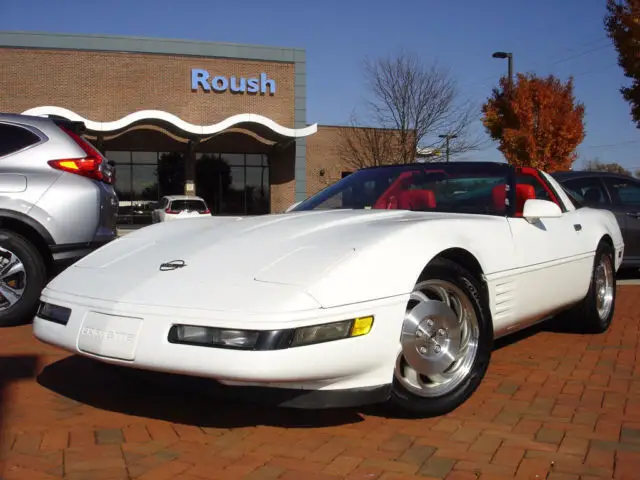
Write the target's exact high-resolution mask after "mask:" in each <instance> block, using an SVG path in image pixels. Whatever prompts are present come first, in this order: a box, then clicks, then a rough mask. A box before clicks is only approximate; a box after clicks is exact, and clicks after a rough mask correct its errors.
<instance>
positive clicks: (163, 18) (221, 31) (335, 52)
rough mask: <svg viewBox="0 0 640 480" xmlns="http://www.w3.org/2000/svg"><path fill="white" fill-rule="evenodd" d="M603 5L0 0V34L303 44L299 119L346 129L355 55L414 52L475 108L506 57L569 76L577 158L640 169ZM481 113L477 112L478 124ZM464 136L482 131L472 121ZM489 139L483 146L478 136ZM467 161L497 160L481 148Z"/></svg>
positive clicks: (356, 84) (426, 0) (431, 0)
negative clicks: (577, 127)
mask: <svg viewBox="0 0 640 480" xmlns="http://www.w3.org/2000/svg"><path fill="white" fill-rule="evenodd" d="M605 4H606V0H535V1H533V0H529V1H526V2H525V1H524V0H510V1H507V0H484V1H478V0H457V1H455V2H454V1H453V0H449V1H446V0H396V2H388V1H386V2H383V1H381V0H369V1H365V0H320V1H311V0H309V1H307V2H305V1H304V0H298V1H292V0H288V1H287V0H260V1H258V0H244V1H241V2H232V1H224V2H223V1H215V0H207V1H202V0H190V1H182V2H181V1H175V0H110V1H109V2H106V1H104V2H100V1H86V0H85V1H79V0H55V1H51V0H0V30H12V31H39V32H53V33H79V34H111V35H133V36H144V37H160V38H176V39H186V40H199V41H219V42H230V43H246V44H255V45H268V46H281V47H296V48H303V49H305V50H306V54H307V121H308V123H316V122H317V123H319V124H321V125H336V124H346V123H347V122H348V120H349V116H350V114H351V113H352V112H353V110H354V109H355V108H357V107H359V105H361V102H362V99H363V97H364V95H365V94H366V90H365V87H364V76H363V70H362V63H363V61H364V59H365V58H376V57H379V56H385V55H387V54H393V53H394V52H397V51H398V50H399V49H405V50H409V51H412V52H415V53H416V54H417V55H419V56H420V57H421V59H423V60H424V61H425V62H426V63H431V62H434V61H436V62H437V63H438V64H439V65H441V66H443V67H446V68H448V69H449V71H450V73H451V75H452V76H453V78H455V79H456V81H457V83H458V88H459V91H460V96H461V98H464V99H466V100H470V101H472V102H475V103H477V104H478V105H481V104H482V102H483V101H484V100H486V98H487V97H488V96H489V95H490V94H491V88H492V87H493V86H494V85H495V84H496V83H497V80H498V78H499V77H500V76H501V75H504V74H505V73H506V69H507V63H506V60H498V59H493V58H492V57H491V54H492V53H493V52H494V51H497V50H501V51H510V52H513V56H514V71H515V72H534V73H537V74H540V75H547V74H550V73H553V74H554V75H557V76H559V77H560V78H561V79H563V80H565V79H567V78H568V76H569V75H573V76H574V81H575V95H576V97H577V99H578V100H579V101H580V102H582V103H584V105H585V107H586V115H585V123H586V137H585V139H584V141H583V142H582V144H581V146H580V147H579V149H578V153H579V155H580V159H579V160H578V162H576V164H574V168H582V163H583V162H584V161H586V160H591V159H596V158H597V159H599V160H600V161H602V162H618V163H620V164H622V165H623V166H625V167H626V168H629V169H632V170H637V169H640V155H639V154H638V152H640V130H639V129H637V128H636V127H635V125H634V124H633V122H632V120H631V117H630V114H629V106H628V104H627V103H626V102H625V101H624V100H623V99H622V97H621V95H620V93H619V88H620V87H621V86H623V85H625V84H627V83H628V80H627V79H625V77H624V75H623V73H622V70H621V68H620V67H619V66H617V57H616V52H615V50H614V48H613V46H612V44H611V41H610V40H609V39H608V38H607V37H606V35H605V32H604V28H603V16H604V15H605ZM479 117H480V112H479V113H478V118H479ZM474 132H475V133H479V134H483V135H484V133H483V129H482V125H481V124H480V122H479V120H478V121H477V122H476V123H475V124H474ZM487 140H488V138H487ZM470 158H473V159H477V160H480V159H483V160H489V161H500V160H502V156H501V154H500V152H498V150H497V148H496V144H495V143H492V142H490V141H488V142H487V146H486V147H484V148H483V149H482V150H481V151H478V152H474V153H473V154H472V155H470Z"/></svg>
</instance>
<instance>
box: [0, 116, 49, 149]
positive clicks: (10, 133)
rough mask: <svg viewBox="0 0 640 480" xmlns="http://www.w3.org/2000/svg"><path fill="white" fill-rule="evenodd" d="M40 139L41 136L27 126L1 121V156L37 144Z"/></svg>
mask: <svg viewBox="0 0 640 480" xmlns="http://www.w3.org/2000/svg"><path fill="white" fill-rule="evenodd" d="M39 141H40V137H38V136H37V135H36V134H35V133H33V132H31V131H29V130H27V129H26V128H22V127H19V126H17V125H9V124H8V123H0V157H4V156H5V155H10V154H12V153H15V152H17V151H19V150H22V149H23V148H27V147H30V146H31V145H35V144H36V143H38V142H39Z"/></svg>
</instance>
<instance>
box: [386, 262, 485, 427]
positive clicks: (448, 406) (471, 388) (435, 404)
mask: <svg viewBox="0 0 640 480" xmlns="http://www.w3.org/2000/svg"><path fill="white" fill-rule="evenodd" d="M429 279H437V280H443V281H446V282H449V283H450V284H453V285H454V286H456V287H457V288H458V289H459V290H460V291H461V292H462V293H463V294H464V295H465V296H466V297H467V298H468V300H469V303H470V304H471V306H472V308H473V311H474V312H475V315H476V319H477V327H478V328H477V330H478V338H477V350H476V352H475V358H474V359H473V361H472V364H471V366H470V368H469V370H468V373H467V374H466V376H465V377H463V379H462V380H461V381H460V383H459V384H458V385H457V386H455V387H454V388H453V390H451V391H450V392H448V393H444V394H443V395H441V396H435V397H434V396H430V397H425V396H421V395H418V394H416V393H414V392H411V391H410V390H409V389H407V388H406V387H405V386H404V385H403V384H402V383H401V382H400V381H399V380H398V378H397V375H396V374H395V373H394V378H393V383H392V388H391V397H390V399H389V402H388V406H389V407H391V410H392V411H395V412H397V413H400V414H402V415H408V416H411V417H434V416H440V415H445V414H447V413H449V412H451V411H453V410H455V409H456V408H457V407H458V406H460V405H462V404H463V403H464V402H465V401H466V400H467V399H468V398H469V397H470V396H471V395H472V394H473V393H474V392H475V391H476V389H477V388H478V386H479V385H480V382H481V381H482V379H483V378H484V376H485V373H486V371H487V367H488V366H489V362H490V360H491V352H492V350H493V325H492V323H491V320H490V314H489V310H488V306H487V304H486V301H485V300H484V297H483V295H482V293H481V292H482V287H481V285H480V283H479V281H478V279H476V278H475V277H474V276H473V275H472V274H471V273H470V272H469V271H467V270H466V269H465V268H463V267H461V266H460V265H459V264H457V263H455V262H452V261H449V260H444V259H436V260H434V261H433V262H432V263H431V264H430V265H429V266H428V268H427V269H426V271H425V274H424V275H423V278H421V279H420V281H419V282H418V283H417V284H416V286H418V285H420V284H421V283H422V282H423V281H425V280H429Z"/></svg>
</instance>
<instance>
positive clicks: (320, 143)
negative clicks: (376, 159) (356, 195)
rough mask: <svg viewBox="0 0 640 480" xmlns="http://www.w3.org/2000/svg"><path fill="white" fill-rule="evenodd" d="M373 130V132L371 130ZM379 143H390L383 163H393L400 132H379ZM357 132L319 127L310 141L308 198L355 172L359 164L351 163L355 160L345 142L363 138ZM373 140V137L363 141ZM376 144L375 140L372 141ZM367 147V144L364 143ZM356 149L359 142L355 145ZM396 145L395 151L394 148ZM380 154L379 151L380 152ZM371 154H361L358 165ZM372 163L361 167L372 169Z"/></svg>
mask: <svg viewBox="0 0 640 480" xmlns="http://www.w3.org/2000/svg"><path fill="white" fill-rule="evenodd" d="M369 130H371V129H369ZM375 132H376V136H377V141H386V142H388V144H387V145H385V148H383V149H382V150H385V151H387V155H385V159H384V163H393V162H394V151H395V149H397V148H399V147H397V138H398V133H397V131H393V130H383V129H376V130H375ZM361 133H362V132H358V129H356V128H352V127H342V126H326V125H323V126H318V132H317V133H316V134H314V135H311V136H310V137H308V138H307V196H310V195H313V194H315V193H317V192H319V191H320V190H322V189H323V188H325V187H327V186H328V185H331V184H332V183H335V182H336V181H338V180H340V178H342V172H345V171H354V170H356V169H357V168H358V167H357V165H356V163H357V161H356V160H353V161H350V160H349V159H353V158H354V156H353V155H352V154H350V153H348V152H349V149H348V148H346V147H345V138H346V137H347V136H348V135H351V138H354V137H355V136H358V135H360V134H361ZM363 138H365V139H367V138H368V139H371V138H372V136H371V135H369V136H366V137H363ZM371 141H373V140H371ZM361 143H362V144H363V145H367V143H366V140H361ZM354 144H355V145H357V144H358V142H354ZM394 145H395V147H394ZM377 151H380V149H378V150H377ZM367 155H369V152H363V151H362V150H360V152H358V159H357V160H358V161H362V160H364V161H366V159H367ZM371 165H373V163H369V164H365V165H362V166H371Z"/></svg>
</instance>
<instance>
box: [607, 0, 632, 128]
mask: <svg viewBox="0 0 640 480" xmlns="http://www.w3.org/2000/svg"><path fill="white" fill-rule="evenodd" d="M604 24H605V30H606V32H607V36H608V37H609V38H610V39H611V40H612V42H613V46H614V47H615V49H616V51H617V52H618V65H620V67H622V70H623V71H624V75H625V77H627V78H630V79H631V81H632V83H631V85H630V86H628V87H622V88H621V89H620V93H622V98H624V99H625V100H626V101H627V102H628V103H629V105H630V106H631V117H632V118H633V121H634V122H635V123H636V126H637V127H638V128H640V0H607V15H606V16H605V19H604Z"/></svg>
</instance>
